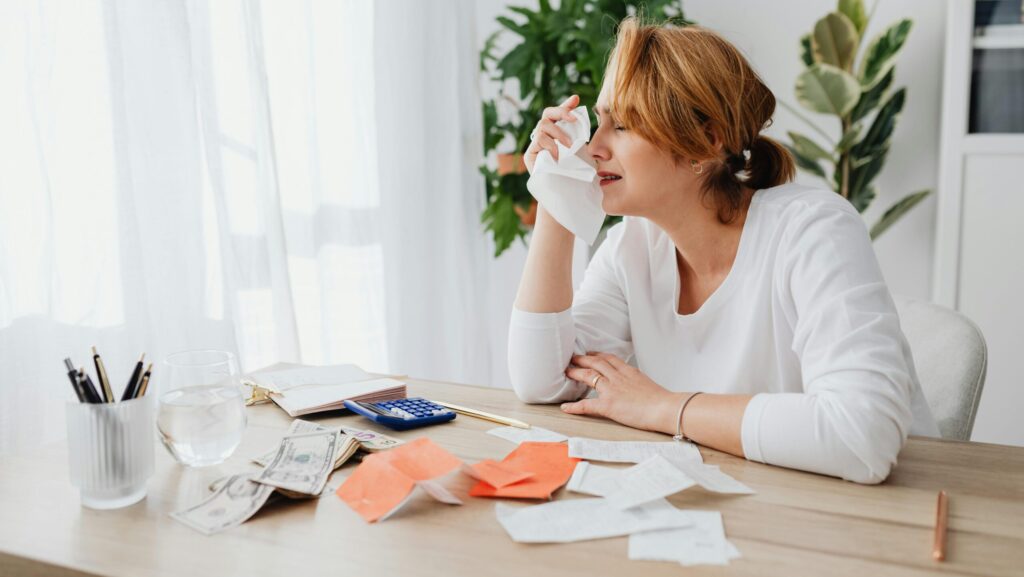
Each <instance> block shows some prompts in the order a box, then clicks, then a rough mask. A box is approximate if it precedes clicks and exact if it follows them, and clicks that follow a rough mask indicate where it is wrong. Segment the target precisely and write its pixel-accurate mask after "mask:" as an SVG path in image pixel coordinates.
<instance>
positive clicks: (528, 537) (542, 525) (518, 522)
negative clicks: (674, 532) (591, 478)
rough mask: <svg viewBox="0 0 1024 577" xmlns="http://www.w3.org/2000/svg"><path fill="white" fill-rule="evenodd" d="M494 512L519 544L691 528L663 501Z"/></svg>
mask: <svg viewBox="0 0 1024 577" xmlns="http://www.w3.org/2000/svg"><path fill="white" fill-rule="evenodd" d="M494 511H495V513H496V514H497V516H498V522H499V523H501V526H502V527H504V528H505V531H507V532H508V534H509V536H510V537H512V540H514V541H516V542H518V543H571V542H573V541H583V540H587V539H604V538H606V537H618V536H621V535H629V534H631V533H636V532H639V531H651V530H655V529H672V528H679V527H688V526H690V525H691V524H692V521H691V520H690V517H689V516H688V515H685V514H683V512H682V511H680V510H679V509H676V508H675V507H673V506H672V505H670V504H669V502H668V501H666V500H664V499H661V500H658V501H654V502H652V503H648V504H646V505H643V506H641V507H635V508H633V509H628V510H625V511H620V510H618V509H616V508H614V507H612V506H611V505H610V504H609V502H608V500H607V499H570V500H567V501H553V502H551V503H545V504H543V505H534V506H532V507H513V506H511V505H506V504H504V503H498V504H496V505H495V506H494Z"/></svg>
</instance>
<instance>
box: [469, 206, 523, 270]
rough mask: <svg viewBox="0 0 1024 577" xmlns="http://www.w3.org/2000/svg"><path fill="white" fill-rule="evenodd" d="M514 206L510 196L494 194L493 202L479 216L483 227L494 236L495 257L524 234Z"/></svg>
mask: <svg viewBox="0 0 1024 577" xmlns="http://www.w3.org/2000/svg"><path fill="white" fill-rule="evenodd" d="M515 206H516V204H515V202H513V201H512V198H511V197H508V196H502V195H495V197H494V200H493V202H491V204H489V205H487V208H485V209H484V213H483V215H481V217H480V220H481V222H482V223H483V224H484V228H485V229H486V230H488V231H490V232H491V234H492V235H493V236H494V257H495V258H497V257H499V256H501V253H503V252H505V250H507V249H508V247H510V246H512V243H513V242H515V240H516V239H517V238H523V237H525V236H526V230H525V229H524V228H523V226H522V222H521V221H520V220H519V215H518V214H516V210H515Z"/></svg>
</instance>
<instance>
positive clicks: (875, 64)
mask: <svg viewBox="0 0 1024 577" xmlns="http://www.w3.org/2000/svg"><path fill="white" fill-rule="evenodd" d="M911 26H913V22H911V21H910V20H908V19H903V20H900V21H899V22H897V23H896V24H893V25H892V26H890V27H889V28H887V29H886V30H885V31H884V32H882V33H881V34H879V35H878V36H876V37H875V39H874V40H872V41H871V44H869V45H868V49H867V52H866V53H865V54H864V60H863V61H862V62H861V67H860V83H861V86H863V87H864V89H865V90H867V89H869V88H871V87H872V86H874V85H875V83H876V82H878V81H879V80H881V78H882V77H883V76H884V75H885V73H887V72H889V70H890V69H891V68H892V67H893V66H895V65H896V53H897V52H899V51H900V48H902V47H903V43H904V42H906V40H907V35H908V34H910V28H911Z"/></svg>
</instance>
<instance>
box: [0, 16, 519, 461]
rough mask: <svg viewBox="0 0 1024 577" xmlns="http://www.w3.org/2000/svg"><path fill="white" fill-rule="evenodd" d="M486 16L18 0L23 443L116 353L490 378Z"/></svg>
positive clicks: (16, 268) (12, 91)
mask: <svg viewBox="0 0 1024 577" xmlns="http://www.w3.org/2000/svg"><path fill="white" fill-rule="evenodd" d="M473 9H474V7H473V5H472V3H471V2H468V1H458V0H447V1H444V0H436V1H432V2H416V1H413V0H406V1H388V2H381V3H374V2H361V1H358V0H349V1H340V2H339V1H336V0H333V1H332V0H304V1H296V2H277V1H275V2H270V1H263V2H259V1H245V0H217V1H208V2H203V1H198V0H179V1H165V0H142V1H139V0H112V1H104V0H81V1H77V2H61V3H57V2H28V1H25V2H14V3H10V2H5V3H0V78H4V79H5V82H4V88H3V89H0V126H3V127H4V129H3V130H2V131H0V453H5V452H11V451H15V450H22V449H26V448H30V447H32V446H34V445H36V444H39V443H42V442H46V441H49V440H53V439H57V438H60V437H61V436H63V434H64V418H63V410H64V407H63V403H64V402H65V401H66V400H69V399H71V397H72V395H71V390H70V386H69V384H68V382H67V378H66V376H65V375H64V372H63V370H62V368H61V360H62V359H63V358H64V357H65V356H71V357H72V359H74V361H75V362H76V363H78V364H79V365H85V364H88V360H89V356H88V349H89V346H91V345H97V346H98V347H99V349H100V351H101V352H102V353H103V354H104V357H105V359H106V361H107V364H108V368H109V371H110V372H111V373H112V378H113V380H114V381H115V383H117V382H119V381H120V380H123V379H125V378H127V375H128V372H129V370H130V366H131V364H132V363H133V362H134V360H135V358H137V356H138V355H139V354H140V353H141V352H143V351H145V352H146V353H147V358H148V359H150V360H152V361H154V362H157V365H158V367H157V369H156V370H155V376H156V378H155V381H154V386H156V387H159V385H160V379H159V375H160V372H159V362H160V361H161V360H162V359H163V358H164V356H166V354H168V353H170V352H173V351H176V350H183V349H192V348H220V349H226V350H231V351H234V352H235V353H236V354H238V355H239V358H240V360H241V363H242V367H243V369H244V370H253V369H256V368H258V367H260V366H263V365H266V364H269V363H272V362H276V361H298V362H306V363H314V364H326V363H336V362H356V363H358V364H360V365H362V366H364V367H365V368H367V369H368V370H374V371H382V372H401V373H408V374H412V375H416V376H420V377H424V378H435V379H445V380H455V381H463V382H476V383H485V382H488V381H489V380H490V379H491V376H492V366H493V362H492V357H495V356H500V355H504V351H503V348H501V347H497V348H496V347H492V346H490V345H489V344H488V339H489V335H490V334H491V333H493V332H494V331H493V327H491V328H489V327H488V326H487V318H488V314H487V311H486V310H484V309H485V308H486V306H487V303H486V302H485V299H486V295H487V294H488V287H487V286H486V285H487V283H488V278H490V277H489V275H488V274H487V273H486V269H487V267H488V266H489V262H490V261H489V257H488V254H489V251H490V248H489V247H488V246H487V240H486V238H485V237H484V235H483V234H482V233H481V231H480V227H479V225H478V215H479V214H480V210H481V209H482V206H481V205H482V199H483V193H482V189H481V187H482V183H481V182H480V181H479V179H478V177H477V172H476V166H477V165H478V164H479V151H480V149H481V146H480V141H479V138H480V136H479V134H480V128H479V126H478V123H479V104H478V96H477V94H476V91H477V79H476V61H477V48H476V38H475V34H474V27H473V24H474V17H473Z"/></svg>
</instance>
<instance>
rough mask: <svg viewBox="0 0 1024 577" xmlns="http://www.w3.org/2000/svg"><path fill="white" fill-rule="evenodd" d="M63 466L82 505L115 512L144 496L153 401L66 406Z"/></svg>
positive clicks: (149, 463) (150, 457) (150, 458)
mask: <svg viewBox="0 0 1024 577" xmlns="http://www.w3.org/2000/svg"><path fill="white" fill-rule="evenodd" d="M67 425H68V465H69V468H70V473H71V484H72V485H74V486H75V487H77V488H78V491H79V494H80V495H81V498H82V505H84V506H86V507H89V508H91V509H117V508H119V507H127V506H128V505H131V504H133V503H137V502H139V501H141V500H142V498H143V497H145V496H146V483H147V482H148V481H149V478H150V477H152V476H153V403H152V402H151V399H150V398H149V397H140V398H138V399H132V400H130V401H121V402H118V403H98V404H90V403H78V402H72V403H68V404H67Z"/></svg>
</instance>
